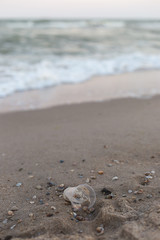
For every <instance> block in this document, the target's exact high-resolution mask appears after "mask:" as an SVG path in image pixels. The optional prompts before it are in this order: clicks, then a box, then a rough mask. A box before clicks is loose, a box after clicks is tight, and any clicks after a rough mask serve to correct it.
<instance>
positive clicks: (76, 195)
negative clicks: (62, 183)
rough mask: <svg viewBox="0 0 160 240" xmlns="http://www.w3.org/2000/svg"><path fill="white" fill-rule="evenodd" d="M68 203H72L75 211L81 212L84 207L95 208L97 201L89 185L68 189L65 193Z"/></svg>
mask: <svg viewBox="0 0 160 240" xmlns="http://www.w3.org/2000/svg"><path fill="white" fill-rule="evenodd" d="M63 197H64V199H65V200H66V201H69V202H71V204H72V207H73V208H74V209H75V210H79V209H80V208H81V207H83V206H87V207H89V208H91V207H93V205H94V204H95V201H96V194H95V191H94V189H93V188H92V187H91V186H89V185H88V184H81V185H78V186H77V187H68V188H67V189H65V191H64V193H63Z"/></svg>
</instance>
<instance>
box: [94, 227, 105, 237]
mask: <svg viewBox="0 0 160 240" xmlns="http://www.w3.org/2000/svg"><path fill="white" fill-rule="evenodd" d="M96 232H97V233H98V235H102V234H104V228H103V227H97V228H96Z"/></svg>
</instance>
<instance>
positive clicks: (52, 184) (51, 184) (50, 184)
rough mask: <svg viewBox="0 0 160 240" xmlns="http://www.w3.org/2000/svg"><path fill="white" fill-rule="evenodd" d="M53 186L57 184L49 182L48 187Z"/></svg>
mask: <svg viewBox="0 0 160 240" xmlns="http://www.w3.org/2000/svg"><path fill="white" fill-rule="evenodd" d="M53 186H55V183H54V182H51V181H49V182H47V187H53Z"/></svg>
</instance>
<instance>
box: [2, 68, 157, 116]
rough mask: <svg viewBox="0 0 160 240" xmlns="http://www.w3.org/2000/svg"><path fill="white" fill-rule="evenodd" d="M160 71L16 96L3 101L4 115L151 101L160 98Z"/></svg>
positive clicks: (136, 73) (33, 91)
mask: <svg viewBox="0 0 160 240" xmlns="http://www.w3.org/2000/svg"><path fill="white" fill-rule="evenodd" d="M159 79H160V71H158V70H157V71H138V72H133V73H126V74H120V75H112V76H95V77H93V78H91V79H89V80H87V81H85V82H82V83H77V84H67V85H60V86H56V87H52V88H47V89H43V90H32V91H26V92H20V93H14V94H13V95H10V96H8V97H5V98H1V99H0V113H5V112H14V111H23V110H36V109H44V108H48V107H52V106H60V105H70V104H74V103H77V104H78V103H84V102H103V101H107V100H113V99H121V98H148V97H152V96H155V95H159V94H160V81H159Z"/></svg>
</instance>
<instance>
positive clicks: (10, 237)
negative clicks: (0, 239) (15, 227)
mask: <svg viewBox="0 0 160 240" xmlns="http://www.w3.org/2000/svg"><path fill="white" fill-rule="evenodd" d="M10 239H12V236H10V235H8V236H6V237H5V238H4V240H10Z"/></svg>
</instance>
